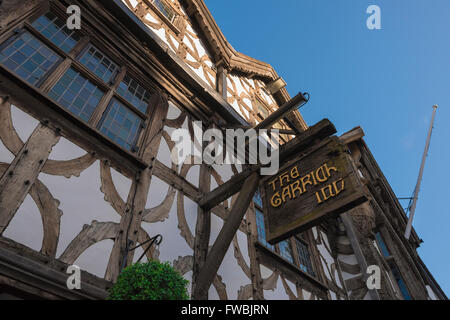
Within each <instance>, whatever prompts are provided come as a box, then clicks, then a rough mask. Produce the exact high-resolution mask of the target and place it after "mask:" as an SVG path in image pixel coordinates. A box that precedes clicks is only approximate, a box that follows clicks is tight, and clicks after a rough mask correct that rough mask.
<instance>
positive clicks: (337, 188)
mask: <svg viewBox="0 0 450 320" xmlns="http://www.w3.org/2000/svg"><path fill="white" fill-rule="evenodd" d="M260 190H261V196H262V198H263V204H264V206H263V207H264V208H263V210H264V224H265V229H266V237H267V241H268V242H269V243H270V244H275V243H278V242H280V241H282V240H285V239H287V238H289V237H291V236H293V235H295V234H298V233H300V232H303V231H306V230H308V229H310V228H311V227H313V226H315V225H318V224H319V223H320V222H321V221H323V219H325V218H328V217H333V216H336V215H338V214H340V213H343V212H345V211H348V210H350V209H352V208H354V207H355V206H358V205H360V204H361V203H363V202H365V201H367V196H366V192H365V189H364V186H363V184H362V183H361V181H360V179H359V177H358V173H357V169H356V168H355V166H354V164H353V162H352V160H351V157H350V155H349V151H348V147H347V146H346V145H344V144H342V143H341V142H340V141H339V139H338V138H337V137H330V138H327V139H325V140H323V141H322V142H320V143H318V144H316V145H314V146H313V147H311V148H309V149H308V150H306V151H305V152H303V153H302V154H300V155H298V156H297V157H296V158H294V159H293V160H291V161H289V162H288V163H286V164H285V165H284V166H283V167H282V168H280V170H279V171H278V174H276V175H274V176H271V177H267V178H264V179H263V180H262V181H261V184H260Z"/></svg>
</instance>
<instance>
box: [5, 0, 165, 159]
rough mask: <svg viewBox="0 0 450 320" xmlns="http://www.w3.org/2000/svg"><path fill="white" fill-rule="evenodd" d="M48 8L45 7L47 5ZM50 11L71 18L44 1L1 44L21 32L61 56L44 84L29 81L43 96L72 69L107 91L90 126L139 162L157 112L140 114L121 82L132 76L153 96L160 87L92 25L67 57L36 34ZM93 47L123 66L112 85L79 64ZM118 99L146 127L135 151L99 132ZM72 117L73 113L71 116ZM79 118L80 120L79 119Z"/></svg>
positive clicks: (150, 110) (61, 7)
mask: <svg viewBox="0 0 450 320" xmlns="http://www.w3.org/2000/svg"><path fill="white" fill-rule="evenodd" d="M43 4H45V5H43ZM48 11H51V12H52V13H54V14H55V15H56V16H58V17H59V18H61V19H63V20H64V21H65V20H66V19H67V17H68V15H67V14H66V13H65V7H64V5H63V4H61V3H59V2H57V1H51V0H50V1H43V2H42V3H40V4H39V5H37V6H36V7H35V8H33V9H32V10H31V11H30V12H29V13H27V14H26V15H25V16H24V18H23V19H22V20H21V21H20V22H18V23H16V24H15V25H14V26H13V27H11V28H10V29H8V30H5V31H4V32H3V33H2V34H1V35H0V42H1V44H3V43H5V42H6V41H8V40H9V39H10V38H11V37H13V36H14V34H18V33H19V31H20V32H25V31H27V32H29V33H30V34H31V35H33V36H34V37H36V38H37V39H38V40H39V41H40V42H42V43H43V44H45V45H46V46H48V47H49V48H50V49H51V50H53V51H54V52H55V53H57V54H58V55H59V56H61V57H62V61H61V62H59V63H58V64H57V65H56V66H55V67H54V68H53V69H52V70H51V71H50V72H49V73H48V74H47V75H46V77H45V78H44V79H43V81H42V82H40V83H39V84H38V86H32V85H30V84H28V83H26V81H23V82H24V86H31V87H33V88H36V89H37V90H38V91H40V92H41V93H42V94H43V95H45V96H47V95H48V92H49V91H50V90H51V88H52V87H53V86H54V85H55V84H56V83H57V82H58V81H59V80H60V79H61V77H62V76H63V75H64V74H65V72H66V71H67V70H68V69H69V68H73V69H75V70H76V71H78V72H80V73H81V74H82V75H83V76H84V77H86V78H87V79H88V80H89V81H91V82H92V83H93V84H95V85H96V86H98V87H99V88H100V89H101V90H103V91H104V95H103V97H102V99H101V100H100V102H99V104H98V105H97V107H96V109H95V111H94V113H93V115H92V116H91V119H90V121H89V122H88V125H89V126H90V127H91V128H92V129H94V130H95V132H96V133H98V134H99V135H102V136H103V138H106V139H107V140H110V142H111V143H113V144H114V145H115V147H117V148H119V149H121V151H122V152H123V151H125V152H126V153H128V154H130V155H132V156H133V157H135V158H138V155H139V154H140V152H139V149H140V148H141V147H142V144H143V142H144V141H143V140H144V137H145V131H146V130H145V129H146V128H148V125H149V121H150V119H151V118H152V113H153V112H154V110H153V108H152V106H151V105H148V107H147V112H146V113H145V114H144V113H143V112H142V111H140V110H139V109H138V108H136V107H135V106H134V105H133V104H131V103H130V102H128V101H127V100H126V99H124V98H123V97H122V96H121V95H120V94H119V93H118V92H116V89H117V87H118V86H119V84H120V82H121V81H122V80H123V78H124V77H125V75H126V74H128V76H129V77H131V78H133V79H134V80H135V81H137V82H138V83H139V84H140V85H141V86H142V87H143V88H145V89H146V90H147V91H149V92H150V93H151V94H155V93H158V90H157V89H156V85H155V84H153V83H152V82H151V81H150V80H149V79H147V78H148V77H147V76H145V75H143V74H142V73H141V72H140V71H138V69H137V68H136V67H135V66H133V65H130V64H128V63H126V61H125V59H123V58H122V57H121V56H120V54H119V53H117V52H115V50H111V48H108V47H107V46H105V45H104V44H103V43H102V42H101V41H100V40H99V39H98V37H95V36H91V35H92V34H95V33H94V32H93V30H91V28H90V26H89V25H88V23H87V21H86V22H85V23H84V24H83V29H82V30H78V33H79V35H80V37H81V39H80V40H79V41H78V43H77V44H76V45H75V47H74V48H72V50H71V51H70V52H68V53H65V52H64V51H63V50H62V49H60V48H59V47H58V46H57V45H55V44H54V43H53V42H51V41H50V40H49V39H47V38H46V37H45V36H44V35H43V34H41V33H40V32H39V31H38V30H36V29H35V28H34V27H33V26H32V23H33V22H34V21H35V20H36V19H38V18H39V17H40V16H42V15H44V14H45V13H47V12H48ZM90 44H92V45H93V46H95V47H96V48H98V49H99V50H101V51H102V52H104V53H105V54H106V55H107V57H108V58H110V59H111V60H112V61H113V62H114V63H116V64H117V65H118V66H119V72H118V73H117V74H116V75H115V77H114V79H112V82H110V83H105V82H104V81H103V80H102V79H100V78H99V77H98V76H97V75H95V74H94V73H93V72H92V71H90V70H89V69H88V68H87V67H85V66H84V65H83V64H82V63H81V62H80V61H78V58H79V57H80V56H81V55H82V53H83V52H84V50H86V49H87V48H88V47H89V45H90ZM113 99H116V100H117V101H119V102H120V103H122V104H123V105H124V106H125V107H127V108H128V109H129V110H131V111H132V112H133V113H135V114H136V115H137V116H138V117H140V118H141V119H142V124H143V125H142V127H141V130H140V132H139V134H138V136H137V138H136V142H135V146H136V149H135V150H132V151H130V150H127V149H125V148H123V147H121V146H119V145H118V144H117V143H115V142H114V141H112V140H111V139H109V138H108V137H107V136H105V135H103V134H102V133H100V131H99V129H97V126H98V124H99V122H100V119H101V117H102V115H103V113H104V112H105V111H106V110H107V107H108V105H109V104H110V102H111V101H112V100H113ZM55 104H56V105H57V106H59V107H60V108H61V110H63V112H66V113H70V111H68V110H67V109H65V108H64V107H63V106H61V105H60V104H59V103H57V102H55ZM70 114H71V113H70ZM77 118H78V117H77ZM79 121H80V122H83V123H86V122H84V121H83V120H82V119H79Z"/></svg>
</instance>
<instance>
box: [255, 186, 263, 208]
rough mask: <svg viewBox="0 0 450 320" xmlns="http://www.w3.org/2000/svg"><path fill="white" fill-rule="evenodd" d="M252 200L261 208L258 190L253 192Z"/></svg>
mask: <svg viewBox="0 0 450 320" xmlns="http://www.w3.org/2000/svg"><path fill="white" fill-rule="evenodd" d="M253 202H254V203H256V204H257V205H258V206H259V207H260V208H263V203H262V198H261V193H260V192H259V190H257V191H256V192H255V196H254V197H253Z"/></svg>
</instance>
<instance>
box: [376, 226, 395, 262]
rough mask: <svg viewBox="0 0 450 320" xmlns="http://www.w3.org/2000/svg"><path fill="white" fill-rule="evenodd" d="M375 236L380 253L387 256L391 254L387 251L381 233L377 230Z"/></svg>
mask: <svg viewBox="0 0 450 320" xmlns="http://www.w3.org/2000/svg"><path fill="white" fill-rule="evenodd" d="M375 236H376V239H377V242H378V245H379V246H380V249H381V253H382V254H383V255H384V256H385V257H389V256H390V255H391V254H390V253H389V250H388V248H387V247H386V243H384V240H383V237H382V236H381V234H380V233H379V232H377V233H376V235H375Z"/></svg>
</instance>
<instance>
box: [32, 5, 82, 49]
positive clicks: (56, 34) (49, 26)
mask: <svg viewBox="0 0 450 320" xmlns="http://www.w3.org/2000/svg"><path fill="white" fill-rule="evenodd" d="M32 25H33V27H34V28H36V30H38V31H39V32H41V33H42V34H43V35H44V36H45V37H46V38H48V39H49V40H50V41H51V42H53V43H54V44H55V45H57V46H58V47H59V48H61V49H62V50H63V51H64V52H66V53H67V52H69V51H70V50H72V49H73V47H75V45H76V44H77V42H78V40H80V36H79V35H78V34H77V33H76V32H75V31H74V30H69V29H68V28H67V26H66V24H65V23H64V22H63V20H62V19H60V18H59V17H57V16H56V15H54V14H53V13H51V12H49V13H47V14H45V15H43V16H41V17H39V18H38V19H37V20H36V21H34V22H33V24H32Z"/></svg>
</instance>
